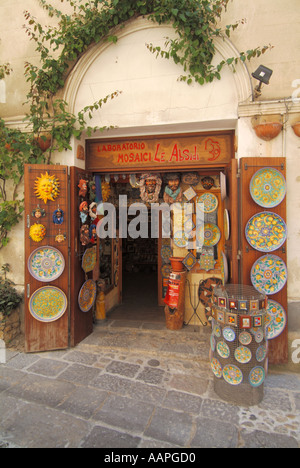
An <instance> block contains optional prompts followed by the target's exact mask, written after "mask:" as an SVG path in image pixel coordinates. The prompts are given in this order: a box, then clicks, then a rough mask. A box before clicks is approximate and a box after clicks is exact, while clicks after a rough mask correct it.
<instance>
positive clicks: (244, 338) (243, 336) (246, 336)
mask: <svg viewBox="0 0 300 468" xmlns="http://www.w3.org/2000/svg"><path fill="white" fill-rule="evenodd" d="M251 341H252V336H251V335H250V333H248V332H246V331H243V332H242V333H240V334H239V342H240V343H241V344H242V345H245V346H247V345H249V344H250V343H251Z"/></svg>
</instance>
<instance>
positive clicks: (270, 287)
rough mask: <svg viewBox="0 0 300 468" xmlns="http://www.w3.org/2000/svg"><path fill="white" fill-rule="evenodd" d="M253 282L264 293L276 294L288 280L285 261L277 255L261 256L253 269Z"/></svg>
mask: <svg viewBox="0 0 300 468" xmlns="http://www.w3.org/2000/svg"><path fill="white" fill-rule="evenodd" d="M250 278H251V282H252V284H253V286H254V287H255V289H257V291H259V292H260V293H262V294H267V295H271V294H276V293H277V292H279V291H280V290H281V289H282V288H283V287H284V286H285V283H286V281H287V268H286V265H285V263H284V261H283V260H282V259H281V258H280V257H278V256H277V255H264V256H263V257H260V258H259V259H258V260H256V262H255V263H254V265H253V266H252V269H251V274H250Z"/></svg>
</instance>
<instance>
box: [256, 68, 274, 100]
mask: <svg viewBox="0 0 300 468" xmlns="http://www.w3.org/2000/svg"><path fill="white" fill-rule="evenodd" d="M272 73H273V70H270V68H267V67H265V66H264V65H260V66H259V67H258V69H257V70H256V71H255V72H254V73H252V76H253V78H255V79H256V80H258V81H259V85H258V86H256V87H255V88H254V97H255V98H258V97H259V96H261V87H262V84H263V83H264V84H269V81H270V78H271V76H272Z"/></svg>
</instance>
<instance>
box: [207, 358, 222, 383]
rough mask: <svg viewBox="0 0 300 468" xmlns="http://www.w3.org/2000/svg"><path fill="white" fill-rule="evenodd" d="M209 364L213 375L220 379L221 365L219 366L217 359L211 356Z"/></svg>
mask: <svg viewBox="0 0 300 468" xmlns="http://www.w3.org/2000/svg"><path fill="white" fill-rule="evenodd" d="M210 365H211V368H212V371H213V373H214V375H215V376H216V377H217V378H218V379H220V378H221V377H222V366H221V364H220V362H219V361H218V359H216V358H212V360H211V361H210Z"/></svg>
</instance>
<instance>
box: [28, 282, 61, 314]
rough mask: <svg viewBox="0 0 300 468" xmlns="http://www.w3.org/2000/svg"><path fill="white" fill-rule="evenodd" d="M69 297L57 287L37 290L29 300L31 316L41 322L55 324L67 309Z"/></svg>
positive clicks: (45, 287)
mask: <svg viewBox="0 0 300 468" xmlns="http://www.w3.org/2000/svg"><path fill="white" fill-rule="evenodd" d="M67 304H68V301H67V296H66V295H65V293H64V292H63V291H62V290H61V289H59V288H56V287H55V286H44V287H42V288H39V289H37V290H36V291H35V292H34V293H33V294H32V296H31V298H30V300H29V311H30V313H31V315H32V316H33V317H34V318H35V319H36V320H39V321H40V322H54V321H55V320H58V319H59V318H60V317H62V316H63V314H64V313H65V311H66V309H67Z"/></svg>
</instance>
